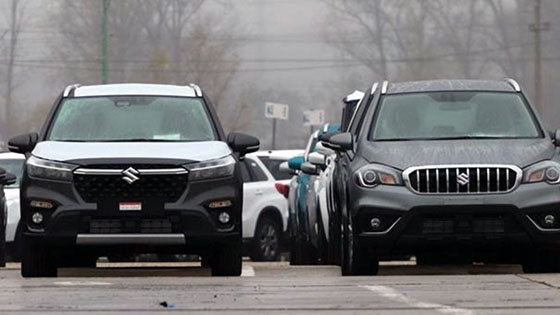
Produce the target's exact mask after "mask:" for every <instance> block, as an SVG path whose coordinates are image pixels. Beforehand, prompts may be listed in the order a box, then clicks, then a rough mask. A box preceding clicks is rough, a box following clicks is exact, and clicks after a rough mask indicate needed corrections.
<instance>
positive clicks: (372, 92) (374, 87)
mask: <svg viewBox="0 0 560 315" xmlns="http://www.w3.org/2000/svg"><path fill="white" fill-rule="evenodd" d="M378 86H379V82H375V83H373V86H372V87H371V95H373V94H375V91H377V87H378Z"/></svg>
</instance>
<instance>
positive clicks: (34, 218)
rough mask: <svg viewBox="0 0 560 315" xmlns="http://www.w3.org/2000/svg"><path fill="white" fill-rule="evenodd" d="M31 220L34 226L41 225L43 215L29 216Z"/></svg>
mask: <svg viewBox="0 0 560 315" xmlns="http://www.w3.org/2000/svg"><path fill="white" fill-rule="evenodd" d="M31 220H32V221H33V223H35V224H41V223H42V222H43V215H42V214H41V212H35V213H33V215H32V216H31Z"/></svg>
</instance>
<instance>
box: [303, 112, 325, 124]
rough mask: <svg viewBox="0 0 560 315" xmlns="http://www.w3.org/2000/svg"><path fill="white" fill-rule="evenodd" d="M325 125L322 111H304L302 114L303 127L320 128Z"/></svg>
mask: <svg viewBox="0 0 560 315" xmlns="http://www.w3.org/2000/svg"><path fill="white" fill-rule="evenodd" d="M324 123H325V111H324V110H322V109H317V110H306V111H304V112H303V125H304V126H307V127H309V126H320V125H323V124H324Z"/></svg>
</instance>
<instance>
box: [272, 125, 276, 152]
mask: <svg viewBox="0 0 560 315" xmlns="http://www.w3.org/2000/svg"><path fill="white" fill-rule="evenodd" d="M275 149H276V118H273V119H272V150H275Z"/></svg>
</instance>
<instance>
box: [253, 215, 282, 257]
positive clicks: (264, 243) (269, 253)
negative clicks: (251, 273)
mask: <svg viewBox="0 0 560 315" xmlns="http://www.w3.org/2000/svg"><path fill="white" fill-rule="evenodd" d="M281 233H282V232H281V227H279V225H278V223H277V222H275V221H274V220H272V219H271V218H267V217H263V218H262V219H261V220H259V223H258V224H257V228H256V230H255V236H254V239H253V248H252V251H251V260H252V261H277V260H279V258H280V238H281Z"/></svg>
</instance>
